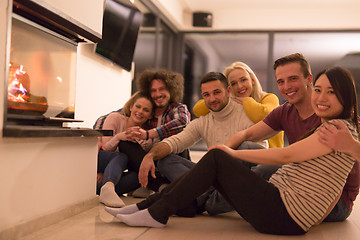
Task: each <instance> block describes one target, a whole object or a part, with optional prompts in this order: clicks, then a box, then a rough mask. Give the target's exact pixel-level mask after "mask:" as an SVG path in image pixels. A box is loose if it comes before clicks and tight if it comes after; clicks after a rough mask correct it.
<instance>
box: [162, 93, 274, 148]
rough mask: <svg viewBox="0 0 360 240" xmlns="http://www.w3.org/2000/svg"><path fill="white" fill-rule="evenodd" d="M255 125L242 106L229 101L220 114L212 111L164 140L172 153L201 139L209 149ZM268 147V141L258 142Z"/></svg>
mask: <svg viewBox="0 0 360 240" xmlns="http://www.w3.org/2000/svg"><path fill="white" fill-rule="evenodd" d="M253 124H254V123H253V122H252V121H251V120H250V119H249V118H248V117H247V115H246V113H245V111H244V108H243V106H242V105H241V104H237V103H235V102H234V101H233V100H231V99H230V100H229V103H228V104H227V105H226V106H225V107H224V109H222V110H221V111H220V112H213V111H210V113H208V114H207V115H205V116H201V117H199V118H197V119H194V120H192V121H191V122H190V123H189V124H188V125H187V126H186V127H185V128H184V130H183V131H182V132H180V133H178V134H176V135H173V136H171V137H169V138H166V139H164V140H163V142H164V143H166V144H168V145H169V146H170V149H171V152H172V153H175V154H176V153H180V152H182V151H184V150H185V149H187V148H189V147H191V146H192V145H194V144H195V143H197V142H198V141H200V140H201V139H203V140H204V141H205V142H206V145H207V147H208V148H209V147H212V146H215V145H219V144H224V143H225V142H226V141H227V140H228V139H229V138H230V137H231V136H232V135H233V134H235V133H237V132H239V131H241V130H244V129H247V128H248V127H250V126H252V125H253ZM258 143H259V144H261V145H263V146H265V147H268V143H267V141H262V142H258Z"/></svg>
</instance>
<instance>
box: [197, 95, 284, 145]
mask: <svg viewBox="0 0 360 240" xmlns="http://www.w3.org/2000/svg"><path fill="white" fill-rule="evenodd" d="M278 106H279V99H278V98H277V96H276V95H275V94H272V93H267V94H265V95H264V97H263V98H262V99H261V100H260V102H256V101H255V99H253V98H252V97H247V98H244V99H243V107H244V110H245V113H246V115H247V116H248V117H249V119H250V120H251V121H253V122H254V123H257V122H260V121H261V120H263V119H264V118H265V117H266V115H268V114H269V113H270V112H271V111H272V110H273V109H274V108H276V107H278ZM193 112H194V114H195V116H197V117H200V116H203V115H206V114H208V113H209V109H208V108H207V106H206V104H205V101H204V99H200V100H199V101H198V102H197V103H196V104H195V106H194V108H193ZM283 146H284V132H283V131H281V132H280V133H278V134H277V135H276V136H274V137H272V138H270V139H269V147H270V148H276V147H283Z"/></svg>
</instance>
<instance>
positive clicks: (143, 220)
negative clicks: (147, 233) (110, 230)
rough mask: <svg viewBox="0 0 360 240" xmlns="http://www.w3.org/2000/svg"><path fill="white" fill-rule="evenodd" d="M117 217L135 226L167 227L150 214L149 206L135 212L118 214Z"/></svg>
mask: <svg viewBox="0 0 360 240" xmlns="http://www.w3.org/2000/svg"><path fill="white" fill-rule="evenodd" d="M116 217H117V218H118V219H120V220H121V221H122V222H123V223H125V224H127V225H129V226H133V227H154V228H161V227H165V224H162V223H160V222H158V221H156V220H155V219H154V218H153V217H152V216H151V215H150V213H149V210H148V209H147V208H146V209H143V210H141V211H138V212H136V213H133V214H118V215H116Z"/></svg>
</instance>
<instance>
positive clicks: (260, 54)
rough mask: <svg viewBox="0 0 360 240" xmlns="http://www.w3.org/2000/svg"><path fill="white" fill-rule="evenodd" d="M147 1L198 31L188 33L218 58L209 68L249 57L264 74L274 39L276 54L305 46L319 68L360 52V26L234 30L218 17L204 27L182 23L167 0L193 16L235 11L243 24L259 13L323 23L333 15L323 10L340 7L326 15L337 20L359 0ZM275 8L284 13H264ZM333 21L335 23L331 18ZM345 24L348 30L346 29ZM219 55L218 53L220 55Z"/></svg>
mask: <svg viewBox="0 0 360 240" xmlns="http://www.w3.org/2000/svg"><path fill="white" fill-rule="evenodd" d="M147 1H150V2H152V3H153V4H154V5H156V6H157V7H158V9H160V10H161V12H162V13H163V14H164V15H165V16H168V20H169V21H173V22H172V23H173V24H174V25H175V26H178V30H180V31H184V30H185V31H187V32H197V33H194V34H191V36H190V35H188V34H187V38H188V39H191V42H192V43H194V44H193V46H194V47H196V48H197V49H199V50H200V51H201V52H203V53H204V54H206V55H208V58H209V59H210V61H213V65H212V66H210V69H209V70H216V71H222V70H223V69H224V67H225V66H228V65H229V64H230V63H232V62H234V61H244V62H245V63H247V64H248V65H250V66H251V67H252V68H253V69H254V71H255V72H256V73H260V74H262V75H263V76H264V77H265V76H266V74H267V73H266V69H267V68H268V66H267V59H268V57H267V56H268V53H269V41H270V42H272V41H273V43H274V45H273V46H274V49H273V54H274V56H273V58H274V59H277V58H279V57H281V56H285V55H288V54H291V53H294V52H301V53H303V54H304V55H305V56H306V57H307V58H308V60H309V61H310V63H311V64H312V66H313V72H314V74H315V73H316V71H318V70H319V68H323V67H324V66H330V65H333V64H336V63H337V62H339V61H340V60H341V59H342V58H343V57H344V56H345V55H346V54H348V53H350V52H354V51H357V52H360V27H359V28H357V29H351V28H345V27H342V28H340V29H341V30H340V31H339V29H335V28H334V29H331V28H330V29H327V28H320V31H318V30H319V29H311V28H310V29H307V28H294V29H291V28H290V29H286V30H285V31H284V29H280V28H279V29H277V28H275V29H270V30H264V29H263V30H259V29H255V28H254V29H247V30H245V31H244V29H241V30H239V29H238V32H237V33H234V32H236V29H235V30H234V28H233V27H232V30H231V31H229V30H224V29H227V26H226V25H222V29H218V28H217V27H216V22H213V27H211V28H206V30H205V31H204V29H199V28H196V27H195V28H194V27H191V24H190V25H189V22H191V21H183V22H182V23H179V21H177V20H176V19H175V18H174V17H172V13H171V11H170V10H173V9H171V7H169V6H165V5H166V4H169V2H172V3H174V2H177V3H178V5H176V6H177V8H182V12H185V13H187V14H188V16H192V13H193V12H198V11H200V12H210V13H212V14H213V18H214V19H213V21H220V18H224V17H226V13H228V12H231V13H232V16H234V20H233V21H231V20H232V19H231V18H230V21H229V26H230V24H232V26H234V22H235V23H239V24H241V23H244V22H248V23H251V22H252V21H255V20H259V19H260V22H264V23H265V22H271V21H275V20H274V19H275V18H276V17H277V19H278V20H280V21H282V22H292V21H294V19H295V18H297V19H299V21H300V22H301V21H302V19H304V21H306V20H308V19H309V18H310V17H312V18H311V19H315V20H317V21H318V22H316V23H317V24H318V23H319V22H326V21H327V20H328V19H324V16H326V15H327V14H328V13H334V12H332V11H334V9H335V13H336V12H337V11H336V10H338V9H339V14H338V15H339V16H337V15H336V14H335V15H334V16H332V15H330V16H327V17H329V19H333V20H332V21H333V22H334V23H336V22H340V21H341V19H343V18H345V17H346V16H344V14H343V13H344V12H349V15H350V12H351V9H355V10H356V9H359V10H360V1H359V0H341V1H339V0H316V1H314V0H291V1H288V0H271V1H269V0H252V1H243V0H212V1H209V0H147ZM162 2H164V3H162ZM164 6H165V7H164ZM274 9H275V10H274ZM299 9H300V10H299ZM329 9H330V10H329ZM340 9H342V10H343V12H342V14H340ZM344 9H345V10H344ZM177 10H178V9H177ZM274 11H275V12H276V13H281V14H282V15H281V16H272V18H270V20H268V21H264V20H263V19H261V18H262V17H263V15H266V14H268V15H269V14H270V15H272V13H273V12H274ZM327 11H328V12H327ZM356 11H357V10H356ZM245 12H250V13H255V14H253V15H251V14H250V15H249V13H247V15H246V14H244V13H245ZM234 13H235V15H234ZM261 13H263V15H261ZM321 14H322V15H321ZM185 15H186V14H185ZM299 15H300V16H299ZM316 15H319V16H318V18H316ZM357 15H358V14H357ZM239 19H240V20H239ZM266 19H268V18H266ZM237 21H238V22H237ZM348 22H350V21H349V20H346V21H345V24H347V23H348ZM224 23H225V24H226V22H224V21H222V24H224ZM308 23H309V21H308ZM311 23H312V22H311V21H310V25H311ZM314 23H315V22H314ZM179 24H180V26H179ZM187 24H188V25H187ZM275 25H276V24H275ZM288 25H289V24H288ZM294 25H295V24H294ZM328 25H329V24H328ZM330 25H331V26H332V24H330ZM189 26H190V27H189ZM214 26H215V27H214ZM289 26H292V25H289ZM331 26H330V27H331ZM346 26H347V25H346ZM349 26H350V25H349ZM299 29H300V30H299ZM344 29H345V30H346V31H343V30H344ZM354 30H355V31H354ZM269 32H271V33H275V34H274V35H273V36H274V38H273V39H269V36H270V35H269ZM214 59H216V61H215V60H214ZM259 59H266V61H264V62H259ZM215 68H217V69H215Z"/></svg>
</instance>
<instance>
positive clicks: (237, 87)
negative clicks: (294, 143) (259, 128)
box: [193, 62, 284, 148]
mask: <svg viewBox="0 0 360 240" xmlns="http://www.w3.org/2000/svg"><path fill="white" fill-rule="evenodd" d="M224 75H225V77H226V78H227V79H228V81H229V88H230V90H231V95H232V97H233V100H234V101H235V102H237V103H239V104H242V105H243V106H244V110H245V113H246V115H247V116H248V117H249V119H250V120H251V121H253V122H254V123H257V122H259V121H261V120H263V119H264V118H265V117H266V115H268V114H269V113H270V112H271V111H272V110H273V109H274V108H276V107H278V106H279V99H278V97H277V96H276V95H275V94H272V93H266V92H264V91H263V90H262V88H261V85H260V82H259V80H258V79H257V77H256V75H255V73H254V72H253V70H251V68H250V67H249V66H248V65H246V64H245V63H243V62H234V63H233V64H231V65H230V66H229V67H227V68H225V70H224ZM193 112H194V114H195V115H196V116H197V117H200V116H203V115H206V114H207V113H208V112H209V109H208V108H207V107H206V105H205V102H204V100H203V99H201V100H199V101H198V102H197V103H196V104H195V106H194V108H193ZM283 145H284V133H283V132H280V133H279V134H277V135H276V136H274V137H272V138H271V139H269V147H270V148H274V147H283Z"/></svg>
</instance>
